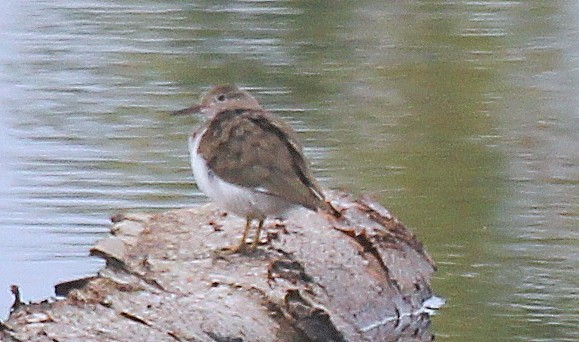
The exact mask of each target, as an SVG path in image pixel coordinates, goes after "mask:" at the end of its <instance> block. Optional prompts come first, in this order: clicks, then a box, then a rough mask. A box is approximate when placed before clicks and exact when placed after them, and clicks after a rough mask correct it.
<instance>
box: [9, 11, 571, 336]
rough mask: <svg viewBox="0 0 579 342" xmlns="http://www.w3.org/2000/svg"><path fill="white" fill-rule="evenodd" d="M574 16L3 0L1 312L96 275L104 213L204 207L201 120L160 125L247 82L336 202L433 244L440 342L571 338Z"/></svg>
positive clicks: (436, 325) (563, 13)
mask: <svg viewBox="0 0 579 342" xmlns="http://www.w3.org/2000/svg"><path fill="white" fill-rule="evenodd" d="M577 18H579V6H578V5H577V3H576V2H575V3H574V2H568V3H567V2H546V1H543V2H541V1H531V2H517V1H500V2H499V1H483V2H472V1H470V2H469V1H465V2H446V1H428V2H427V1H406V2H386V3H385V2H383V1H365V2H346V3H336V2H331V3H328V4H325V3H323V2H320V3H315V4H314V3H308V2H288V1H231V2H228V3H227V4H223V3H221V2H217V1H201V2H194V3H188V2H182V1H167V2H154V1H104V2H103V1H99V2H88V1H64V0H61V1H34V2H26V1H9V2H3V3H2V4H1V5H0V29H1V32H0V42H1V44H0V72H1V73H0V91H1V94H0V105H1V107H0V115H1V117H0V142H1V144H0V152H2V153H1V157H0V158H2V163H0V175H1V177H0V199H1V201H0V210H2V212H3V215H2V217H1V218H0V260H1V262H0V312H2V311H3V310H4V312H7V308H8V307H9V305H10V303H11V297H10V293H9V291H8V286H9V285H10V284H13V283H15V284H19V285H20V286H21V289H22V292H23V295H24V297H25V298H26V299H35V300H37V299H42V298H45V297H48V296H50V295H51V294H52V285H53V284H55V283H57V282H59V281H64V280H70V279H74V278H76V277H79V276H83V275H88V274H93V273H94V272H95V271H96V270H97V269H98V268H99V267H100V266H101V263H100V261H99V260H96V259H93V258H90V257H88V256H87V254H88V252H87V251H88V249H89V248H90V246H91V245H92V244H93V243H94V242H95V240H96V239H98V238H99V237H102V236H105V235H106V233H107V230H108V227H109V221H108V217H109V216H110V215H111V214H114V213H117V212H120V211H143V210H147V211H151V210H165V209H168V208H176V207H183V206H190V205H193V204H194V203H201V202H204V201H205V198H204V197H203V196H202V195H200V194H199V193H198V192H197V191H196V190H195V187H194V185H193V184H192V177H191V175H190V171H189V166H188V157H187V147H186V142H185V138H186V134H187V132H188V130H189V127H190V126H191V125H193V124H194V120H193V119H188V118H171V117H169V116H168V115H167V113H168V112H170V111H172V110H175V109H180V108H182V107H183V106H186V105H189V104H191V103H192V102H194V101H196V100H197V98H198V96H199V94H200V93H201V92H202V91H204V90H206V89H207V87H208V86H210V85H212V84H217V83H224V82H235V83H238V84H239V85H241V86H244V87H246V88H248V89H250V90H251V91H252V93H254V94H255V95H256V96H257V97H258V98H259V100H260V101H261V102H262V103H264V105H265V106H266V107H267V108H269V109H271V110H272V111H274V112H275V113H276V114H278V115H280V116H282V117H283V118H285V119H286V120H288V121H289V122H291V124H292V125H293V126H294V127H296V128H297V129H298V131H299V132H300V137H301V138H302V139H303V141H304V144H305V145H306V147H307V148H306V153H307V156H308V157H309V159H310V160H311V161H312V163H313V166H314V169H315V170H316V175H317V176H318V177H319V178H320V179H321V180H322V183H323V184H324V186H326V187H330V188H343V189H347V190H349V191H352V192H355V193H370V194H372V196H374V197H375V198H378V199H380V200H381V201H382V202H383V203H384V204H385V205H386V206H387V207H389V208H390V209H391V210H392V212H393V213H395V214H396V215H398V216H399V217H400V218H401V219H402V221H404V222H405V223H407V224H408V225H409V226H410V227H411V228H412V229H413V231H415V232H416V233H417V235H418V236H419V238H420V239H421V240H422V241H423V242H424V243H425V245H426V246H427V248H428V250H429V251H430V253H431V254H432V255H433V257H434V259H435V260H436V261H437V262H438V266H439V271H438V272H437V274H436V279H435V281H434V288H435V291H436V292H437V294H438V295H440V296H443V297H445V298H447V303H448V305H447V306H446V307H445V308H444V309H443V310H442V311H441V313H440V314H439V315H437V316H435V317H434V319H433V327H432V330H433V332H434V334H435V335H436V337H437V340H448V341H457V340H461V341H474V340H489V341H490V340H521V341H544V340H561V341H563V340H567V341H572V340H577V339H579V331H578V329H577V326H578V324H579V309H578V308H579V294H578V291H577V288H578V286H579V274H578V271H577V269H579V253H578V251H579V230H578V229H577V228H578V226H579V220H578V207H579V205H578V203H579V191H578V183H579V182H578V180H579V168H578V165H579V148H578V147H577V146H579V133H577V132H579V109H578V108H579V100H578V99H579V41H578V38H577V37H578V36H579V21H578V19H577ZM3 289H4V290H3ZM3 308H4V309H3ZM2 315H4V314H2Z"/></svg>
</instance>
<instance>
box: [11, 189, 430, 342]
mask: <svg viewBox="0 0 579 342" xmlns="http://www.w3.org/2000/svg"><path fill="white" fill-rule="evenodd" d="M334 196H336V197H337V198H336V199H335V200H334V204H335V205H336V207H338V208H340V209H341V210H343V216H344V217H343V219H341V220H336V219H335V218H331V217H326V216H324V215H322V214H317V213H314V212H311V211H308V210H305V209H299V210H295V211H294V212H293V213H292V214H291V215H290V217H289V218H288V220H287V221H285V223H284V224H281V223H276V222H272V223H270V224H269V226H268V229H267V230H268V233H267V240H268V241H267V243H266V241H262V245H261V246H260V248H259V249H258V250H257V251H256V252H254V253H252V254H248V255H244V254H233V255H227V254H224V253H220V252H219V250H220V248H222V247H225V246H227V245H229V244H233V243H235V242H236V241H237V239H238V236H239V234H240V233H241V229H242V227H243V224H244V223H243V220H240V219H236V218H233V217H230V216H227V215H224V214H223V213H221V212H220V211H219V210H217V209H216V208H215V207H214V206H212V205H207V206H203V207H200V208H194V209H183V210H175V211H169V212H166V213H162V214H150V215H149V214H129V215H124V216H122V217H121V216H117V217H115V218H114V220H113V221H114V222H115V223H114V224H113V226H112V229H111V233H112V235H111V237H108V238H105V239H103V240H101V241H99V242H98V243H97V244H96V245H95V247H93V249H92V251H91V252H92V254H94V255H97V256H100V257H103V258H105V260H107V265H106V267H105V268H103V269H102V270H101V271H100V272H99V275H98V276H97V277H94V278H92V279H88V280H86V281H84V282H79V283H78V284H80V285H83V286H82V287H81V288H79V289H73V290H70V286H74V283H71V284H66V286H65V285H62V286H61V287H60V291H61V293H65V292H68V295H67V297H66V298H65V299H63V300H59V301H56V302H54V303H43V304H30V305H25V306H21V307H19V308H18V309H17V310H15V311H14V312H13V313H12V314H11V316H10V317H9V319H8V321H6V322H5V324H4V325H3V326H2V327H1V329H2V330H3V331H0V337H1V339H2V341H31V340H33V341H288V342H289V341H391V340H398V339H401V338H402V339H404V340H408V341H428V340H431V338H432V336H431V334H430V333H429V331H428V329H427V327H428V324H429V317H428V315H427V314H425V313H424V311H423V310H422V308H423V303H424V302H425V301H426V300H427V299H428V298H430V297H431V296H432V291H431V288H430V280H431V276H432V273H433V271H434V266H433V263H432V261H431V259H430V257H429V256H428V254H427V253H426V252H425V250H424V249H423V247H422V245H421V244H420V242H418V240H416V238H415V237H414V235H412V234H411V233H410V232H409V231H408V230H407V229H406V228H405V227H404V226H403V225H402V224H401V223H400V222H399V221H398V220H397V219H396V218H395V217H393V216H391V215H390V213H389V212H388V211H387V210H386V209H384V208H383V207H381V206H380V205H378V204H377V203H375V202H373V201H370V200H367V199H363V200H356V201H355V200H352V199H351V198H350V197H349V196H347V195H334ZM264 240H265V237H264Z"/></svg>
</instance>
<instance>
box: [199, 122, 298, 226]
mask: <svg viewBox="0 0 579 342" xmlns="http://www.w3.org/2000/svg"><path fill="white" fill-rule="evenodd" d="M205 131H206V129H205V130H202V131H197V132H195V133H193V134H192V135H191V136H190V137H189V154H190V157H191V168H192V169H193V176H194V177H195V181H196V182H197V187H198V188H199V190H201V191H202V192H203V193H204V194H205V195H207V196H208V197H209V198H211V199H212V200H213V201H214V202H215V204H217V205H218V206H220V207H221V208H223V209H225V210H227V211H231V212H233V213H234V214H236V215H238V216H241V217H244V218H255V219H264V218H265V217H267V216H280V215H283V213H284V212H286V211H287V210H288V209H290V208H292V207H293V206H294V205H293V204H292V203H290V202H288V201H286V200H284V199H282V198H280V197H277V196H272V195H269V194H266V193H263V192H260V191H258V190H257V189H250V188H245V187H242V186H239V185H236V184H233V183H228V182H226V181H224V180H223V179H221V178H220V177H219V176H217V175H216V174H215V173H213V171H211V170H209V169H208V167H207V162H206V161H205V159H203V157H202V156H201V155H200V154H199V153H198V149H199V143H200V142H201V137H202V136H203V134H204V133H205Z"/></svg>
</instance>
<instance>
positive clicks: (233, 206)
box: [173, 85, 341, 253]
mask: <svg viewBox="0 0 579 342" xmlns="http://www.w3.org/2000/svg"><path fill="white" fill-rule="evenodd" d="M194 113H200V114H202V116H204V117H205V118H206V121H205V123H203V124H202V125H201V126H200V127H198V128H197V129H194V130H193V132H192V133H191V134H190V136H189V139H188V141H189V154H190V161H191V167H192V170H193V176H194V178H195V181H196V184H197V187H198V188H199V190H201V191H202V192H203V193H204V194H205V195H206V196H208V197H209V198H210V199H211V200H212V201H213V202H215V203H216V204H217V206H218V207H220V208H221V209H223V210H225V211H226V212H232V213H233V214H235V215H237V216H240V217H242V218H245V219H246V224H245V229H244V231H243V234H242V237H241V241H240V242H239V244H237V245H235V246H231V247H227V248H225V249H227V250H229V251H231V252H233V253H237V252H249V251H254V250H256V248H257V246H258V243H259V238H260V234H261V231H262V228H263V224H264V221H265V219H266V218H268V217H273V218H278V217H282V216H283V215H284V214H285V213H286V212H287V211H289V210H290V209H293V208H295V207H298V206H302V207H305V208H307V209H310V210H312V211H322V212H325V213H328V214H330V215H331V216H334V217H340V215H341V214H340V212H339V211H338V210H337V209H336V208H335V207H334V206H332V204H331V203H330V202H329V201H328V200H326V197H325V195H324V193H323V191H322V188H321V187H320V185H319V184H318V182H317V180H316V179H315V177H314V176H313V174H312V171H311V169H310V167H309V166H308V163H307V161H306V159H305V157H304V153H303V147H302V145H301V144H300V142H299V140H298V137H297V134H296V132H295V131H294V130H293V128H292V127H291V126H290V125H289V124H288V123H286V122H285V121H283V120H282V119H280V118H279V117H277V116H275V115H274V114H272V113H271V112H269V111H267V110H265V109H264V108H263V107H262V106H261V104H260V103H259V102H258V101H257V99H256V98H255V97H253V96H252V95H251V94H250V93H249V92H247V91H245V90H242V89H240V88H238V87H237V86H235V85H221V86H215V87H213V88H211V89H210V90H209V91H208V92H207V93H206V94H205V95H203V96H202V97H201V102H200V103H199V104H195V105H193V106H191V107H188V108H185V109H182V110H179V111H176V112H173V115H176V116H179V115H187V114H194ZM254 221H257V228H256V235H255V238H254V239H253V241H252V244H251V245H250V247H249V248H248V247H247V245H246V239H247V237H248V234H249V231H250V230H251V226H252V223H253V222H254Z"/></svg>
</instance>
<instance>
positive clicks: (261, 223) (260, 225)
mask: <svg viewBox="0 0 579 342" xmlns="http://www.w3.org/2000/svg"><path fill="white" fill-rule="evenodd" d="M263 221H264V220H263V219H260V220H259V224H258V225H257V233H256V234H255V239H254V240H253V243H252V244H251V249H253V250H255V249H256V248H257V245H258V244H259V236H260V235H261V228H263Z"/></svg>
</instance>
